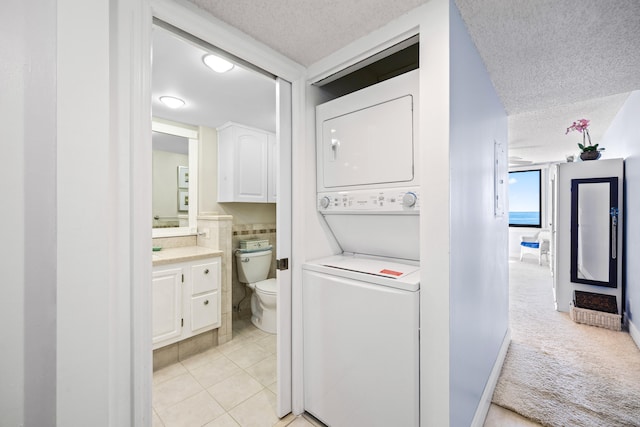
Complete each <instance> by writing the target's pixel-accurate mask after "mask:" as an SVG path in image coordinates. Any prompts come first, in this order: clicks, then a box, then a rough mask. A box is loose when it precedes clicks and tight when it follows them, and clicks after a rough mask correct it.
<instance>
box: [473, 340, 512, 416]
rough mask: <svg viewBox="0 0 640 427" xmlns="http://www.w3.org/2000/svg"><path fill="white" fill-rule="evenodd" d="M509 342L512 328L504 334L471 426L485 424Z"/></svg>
mask: <svg viewBox="0 0 640 427" xmlns="http://www.w3.org/2000/svg"><path fill="white" fill-rule="evenodd" d="M509 343H511V329H507V333H506V334H504V339H503V340H502V346H501V347H500V352H499V353H498V357H496V362H495V363H494V364H493V369H492V370H491V375H489V379H488V380H487V385H486V386H485V387H484V391H483V392H482V397H481V398H480V403H478V407H477V408H476V413H475V415H474V416H473V421H472V422H471V427H482V426H483V425H484V420H485V418H487V412H489V407H490V406H491V399H492V398H493V391H494V390H495V388H496V384H498V378H499V377H500V372H501V371H502V364H503V363H504V359H505V357H506V356H507V350H508V349H509Z"/></svg>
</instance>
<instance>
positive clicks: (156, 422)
mask: <svg viewBox="0 0 640 427" xmlns="http://www.w3.org/2000/svg"><path fill="white" fill-rule="evenodd" d="M151 427H165V425H164V423H163V422H162V420H160V417H159V416H158V414H157V413H156V411H155V410H153V409H152V410H151Z"/></svg>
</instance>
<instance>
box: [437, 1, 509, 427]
mask: <svg viewBox="0 0 640 427" xmlns="http://www.w3.org/2000/svg"><path fill="white" fill-rule="evenodd" d="M450 25H451V29H450V33H451V45H450V46H451V48H450V52H451V53H450V54H451V59H450V64H451V65H450V67H451V70H450V73H451V81H450V91H451V108H450V112H451V118H450V120H451V122H450V126H451V137H450V142H449V143H450V175H449V178H450V187H451V189H450V191H451V207H450V209H451V213H450V216H451V226H450V233H451V249H450V250H451V254H450V263H451V267H450V270H451V281H450V284H449V286H450V294H451V313H450V330H451V338H450V339H451V356H450V359H451V362H450V363H451V369H450V377H451V386H450V387H451V391H450V393H451V418H450V425H451V426H469V425H471V424H472V421H473V419H474V416H475V412H476V408H477V407H478V406H479V404H481V403H482V402H481V398H482V394H483V392H484V389H485V386H486V384H487V382H488V379H489V376H490V375H491V372H492V369H493V367H494V364H495V363H496V360H497V359H498V355H499V353H500V350H501V347H502V344H503V340H504V339H505V336H506V335H507V332H508V327H509V298H508V281H509V277H508V275H509V273H508V260H507V257H508V223H509V218H508V214H507V213H506V212H505V215H503V216H501V217H495V216H494V141H498V142H501V143H503V144H504V145H505V146H506V144H507V117H506V112H505V110H504V108H503V106H502V104H501V102H500V100H499V99H498V97H497V94H496V92H495V89H494V87H493V85H492V83H491V80H490V78H489V75H488V73H487V71H486V69H485V67H484V64H483V62H482V60H481V58H480V56H479V54H478V52H477V51H476V49H475V46H474V45H473V42H472V41H471V39H470V37H469V35H468V33H467V30H466V28H465V27H464V24H463V22H462V19H461V18H460V15H459V13H458V11H457V9H456V8H455V6H454V5H453V2H452V8H451V16H450ZM506 157H507V156H506V153H505V154H504V156H503V158H501V159H500V160H501V161H502V162H506V161H507V158H506ZM503 164H504V163H503ZM503 178H504V179H505V180H506V179H507V177H506V176H504V177H503ZM437 185H446V184H440V183H439V184H437Z"/></svg>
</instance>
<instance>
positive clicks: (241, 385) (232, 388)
mask: <svg viewBox="0 0 640 427" xmlns="http://www.w3.org/2000/svg"><path fill="white" fill-rule="evenodd" d="M263 388H264V387H263V386H262V384H260V383H259V382H258V381H256V380H255V379H254V378H253V377H251V376H250V375H249V374H247V373H245V372H240V373H238V374H236V375H234V376H232V377H229V378H227V379H226V380H224V381H220V382H219V383H217V384H215V385H214V386H212V387H210V388H208V389H207V391H208V392H209V394H210V395H211V396H213V398H214V399H216V400H217V401H218V403H220V405H222V407H223V408H224V409H225V410H227V411H228V410H230V409H231V408H233V407H235V406H237V405H238V404H240V403H242V402H244V401H245V400H247V399H248V398H250V397H251V396H253V395H254V394H256V393H257V392H259V391H260V390H262V389H263Z"/></svg>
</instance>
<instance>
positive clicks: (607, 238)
mask: <svg viewBox="0 0 640 427" xmlns="http://www.w3.org/2000/svg"><path fill="white" fill-rule="evenodd" d="M617 239H618V178H617V177H609V178H588V179H573V180H571V281H572V282H574V283H585V284H589V285H598V286H608V287H612V288H615V287H616V286H617V273H618V272H617V256H618V255H617V247H618V243H617Z"/></svg>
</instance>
